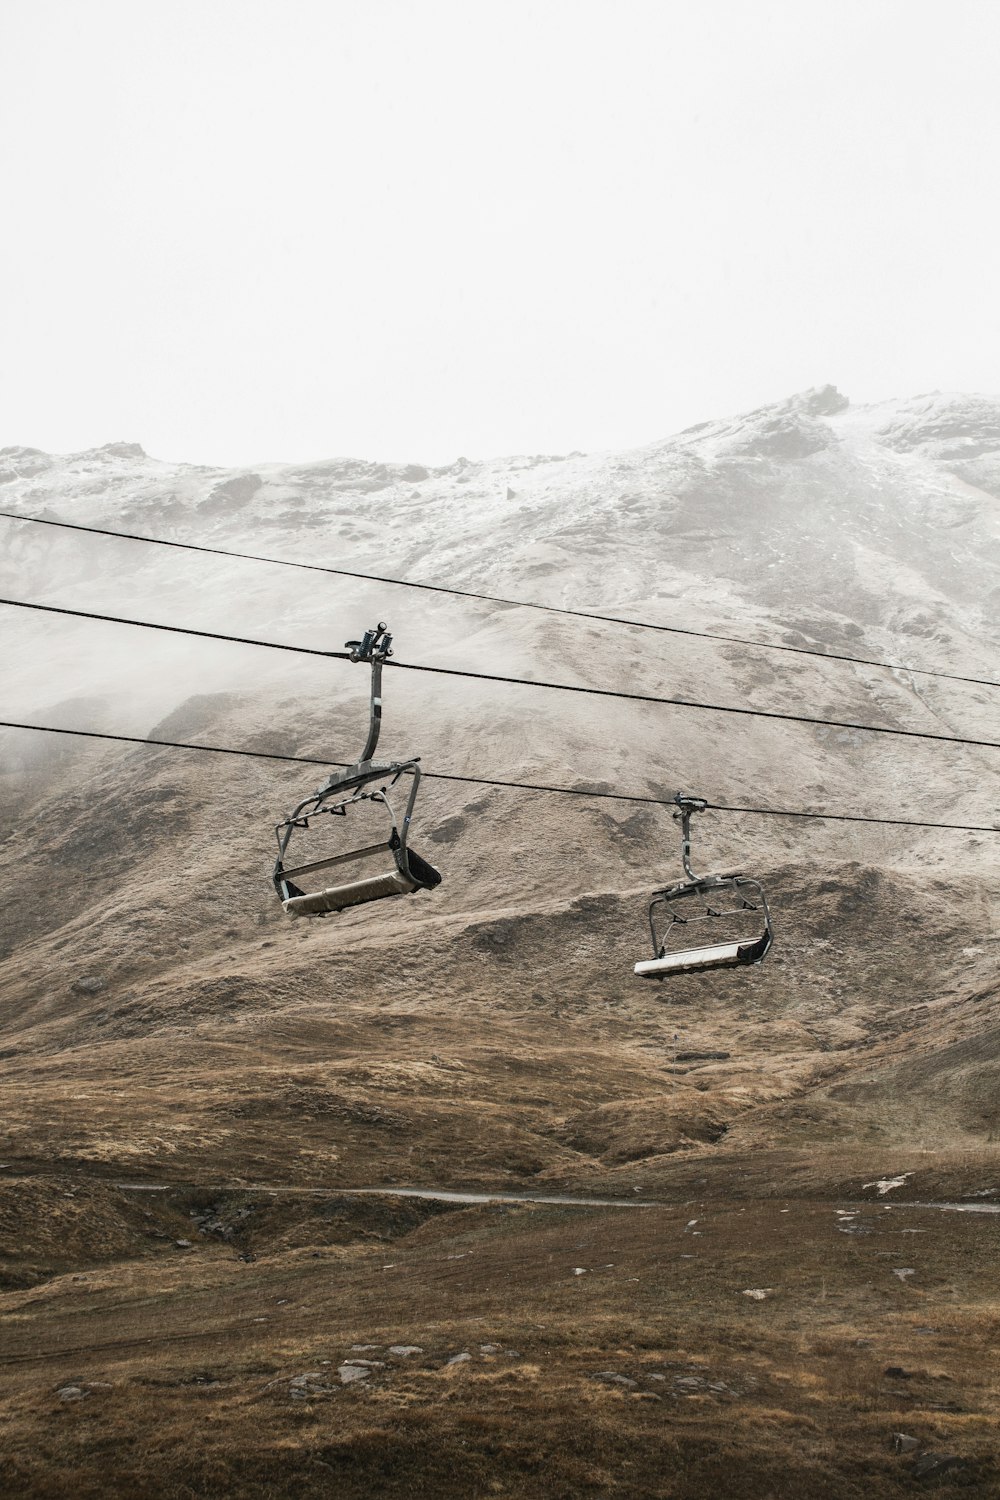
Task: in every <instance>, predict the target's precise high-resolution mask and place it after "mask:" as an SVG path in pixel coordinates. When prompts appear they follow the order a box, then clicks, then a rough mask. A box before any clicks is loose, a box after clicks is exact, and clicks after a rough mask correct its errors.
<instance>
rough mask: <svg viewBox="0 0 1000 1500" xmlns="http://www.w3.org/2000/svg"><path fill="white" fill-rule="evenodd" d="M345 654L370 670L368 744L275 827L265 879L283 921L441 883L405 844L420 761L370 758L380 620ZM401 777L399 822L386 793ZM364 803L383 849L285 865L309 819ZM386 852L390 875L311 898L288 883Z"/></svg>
mask: <svg viewBox="0 0 1000 1500" xmlns="http://www.w3.org/2000/svg"><path fill="white" fill-rule="evenodd" d="M347 649H348V651H349V652H350V659H351V661H353V662H368V663H370V664H371V696H370V705H369V724H368V738H367V740H366V741H365V746H364V749H363V750H362V752H361V755H360V756H359V757H358V759H357V760H356V761H355V762H354V763H353V764H352V765H350V766H347V767H346V768H345V769H344V770H343V771H339V772H337V773H336V774H335V775H333V776H331V777H330V779H329V780H328V781H327V782H326V784H325V785H324V786H321V787H320V788H319V789H318V790H317V791H315V792H313V793H312V795H311V796H309V797H305V798H303V800H302V801H301V802H300V803H299V805H298V806H297V807H296V809H295V811H294V812H292V813H291V814H289V816H288V817H287V818H285V819H283V820H282V822H280V823H278V824H277V825H276V827H275V835H276V837H277V840H278V858H277V860H276V861H275V865H274V874H273V877H272V879H273V882H274V888H275V891H276V892H277V894H278V899H279V900H280V901H281V904H282V906H283V907H284V909H285V911H286V912H287V913H288V914H289V916H294V917H303V916H326V915H327V914H328V913H330V912H336V911H344V910H345V909H346V908H347V907H350V906H358V905H361V904H363V903H365V902H368V901H377V900H379V899H380V898H381V897H383V896H403V895H408V894H409V893H410V892H412V891H417V890H429V889H431V888H432V887H433V886H436V885H440V883H441V876H440V874H439V873H438V871H437V870H435V869H434V867H433V865H430V864H428V862H427V861H426V860H425V859H422V858H421V857H420V855H419V854H417V853H416V851H415V850H413V849H410V848H409V847H408V845H407V837H408V834H409V828H410V819H411V817H412V815H413V804H414V802H415V801H416V797H417V789H418V787H419V785H420V765H419V758H418V757H417V758H414V759H412V760H404V761H376V760H374V759H373V758H372V757H373V756H374V754H375V750H376V747H377V745H378V739H379V732H380V730H381V727H382V667H383V665H384V663H385V662H386V660H387V659H388V658H389V657H390V656H391V655H392V636H391V635H390V634H389V633H388V631H387V629H386V626H385V624H384V622H382V621H380V622H379V624H378V625H377V626H376V628H375V629H373V630H368V631H366V632H365V634H364V636H363V637H362V639H361V640H360V641H348V642H347ZM404 776H409V777H410V789H409V793H408V795H407V797H406V801H405V804H404V805H403V811H402V817H398V816H397V815H396V811H395V810H394V808H393V805H392V802H391V801H390V800H389V794H390V792H391V791H392V789H393V788H394V787H395V786H396V785H397V784H398V783H399V782H400V781H401V780H402V778H403V777H404ZM373 782H381V783H382V785H381V786H379V787H377V788H376V789H375V790H374V791H365V790H364V788H365V787H369V786H371V785H372V783H373ZM331 799H332V800H331ZM365 801H371V802H381V803H382V804H383V806H384V807H385V808H386V810H387V812H388V814H389V818H390V821H391V825H392V828H391V833H390V835H389V838H388V840H387V842H384V843H377V844H368V845H365V846H364V847H363V848H361V849H349V850H347V851H345V852H344V853H343V854H334V855H329V856H327V857H325V858H323V859H315V860H310V861H309V862H308V863H306V864H301V865H292V866H288V865H286V864H285V856H286V854H287V851H288V845H289V843H290V841H291V838H292V835H293V834H294V833H295V832H296V830H299V829H307V828H308V827H309V823H310V819H312V818H315V817H318V816H319V815H321V814H333V815H334V816H339V817H346V816H347V809H348V808H349V807H350V806H352V805H353V804H355V803H358V802H365ZM387 852H388V853H389V854H390V856H391V861H392V865H391V868H390V869H389V870H388V871H387V872H382V873H381V874H379V875H376V876H369V877H367V878H366V879H361V880H353V881H348V882H346V883H345V884H342V885H338V886H331V887H328V888H327V889H326V890H323V891H316V892H306V891H303V890H301V889H300V888H299V886H298V885H296V883H295V877H296V876H299V875H310V874H315V873H316V872H317V871H319V870H326V869H333V868H335V867H337V866H339V865H346V864H350V863H351V862H353V861H356V860H363V859H370V858H373V857H374V856H376V855H382V856H385V854H386V853H387Z"/></svg>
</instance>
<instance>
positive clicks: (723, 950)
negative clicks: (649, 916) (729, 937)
mask: <svg viewBox="0 0 1000 1500" xmlns="http://www.w3.org/2000/svg"><path fill="white" fill-rule="evenodd" d="M770 946H771V940H770V937H769V936H768V934H767V933H764V934H763V936H761V937H759V938H751V939H750V940H749V941H743V942H740V943H713V944H712V945H711V946H710V947H706V948H681V949H679V950H678V951H677V952H676V953H666V954H664V956H663V957H662V958H648V959H645V960H644V961H643V962H642V963H638V964H636V966H635V973H636V974H638V975H639V977H640V978H641V979H660V978H662V977H663V976H664V975H665V974H685V973H688V972H689V971H691V972H693V971H695V970H697V969H731V968H735V967H736V966H737V965H739V964H756V963H759V962H760V960H761V959H762V958H763V957H764V954H765V953H766V952H767V950H768V948H769V947H770Z"/></svg>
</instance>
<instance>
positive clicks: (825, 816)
mask: <svg viewBox="0 0 1000 1500" xmlns="http://www.w3.org/2000/svg"><path fill="white" fill-rule="evenodd" d="M0 729H23V730H28V731H30V732H31V733H34V734H65V735H70V736H73V737H74V738H76V739H88V740H110V741H112V742H114V743H117V744H125V745H142V746H145V747H146V748H147V749H163V750H194V751H198V752H200V753H202V754H205V755H234V756H240V757H242V758H244V759H248V760H267V761H281V762H285V763H286V764H293V765H300V766H332V767H337V768H345V769H346V767H347V762H346V761H340V760H324V759H320V758H319V757H318V756H314V755H284V754H281V753H280V752H278V751H268V750H249V749H240V748H237V747H233V746H228V745H197V744H193V743H191V742H190V741H188V740H163V739H155V738H152V737H143V736H141V735H134V734H109V733H99V732H98V731H97V730H95V729H62V728H60V727H59V726H58V725H55V724H27V723H23V722H20V721H15V720H10V719H0ZM422 775H423V776H424V777H425V778H426V779H428V780H430V781H453V782H459V783H464V784H466V785H468V786H491V787H502V788H506V789H508V790H510V791H518V792H541V793H547V794H549V795H550V796H555V797H577V798H584V799H585V800H589V801H600V802H629V803H637V804H639V803H641V804H644V805H646V806H652V807H670V808H673V807H674V806H675V802H674V799H673V798H672V797H644V796H641V795H640V794H638V793H633V792H607V791H603V790H601V789H599V788H596V787H568V786H550V785H547V784H546V783H544V782H532V781H504V780H502V779H501V778H499V777H496V776H461V775H458V774H457V773H455V772H451V771H423V770H422ZM707 806H708V807H710V808H712V809H713V810H714V811H716V812H726V813H747V814H750V815H751V816H753V817H761V818H812V819H817V820H820V821H822V822H829V823H877V824H882V825H884V826H888V827H893V828H931V829H948V830H951V831H953V832H956V833H1000V824H997V825H991V824H988V823H986V824H984V823H928V822H925V821H924V820H923V819H922V818H870V817H865V816H863V815H862V814H860V813H837V812H812V811H809V810H807V809H804V808H786V807H734V806H731V805H730V804H728V803H725V802H709V803H708V804H707Z"/></svg>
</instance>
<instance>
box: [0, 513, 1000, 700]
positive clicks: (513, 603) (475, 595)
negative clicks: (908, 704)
mask: <svg viewBox="0 0 1000 1500" xmlns="http://www.w3.org/2000/svg"><path fill="white" fill-rule="evenodd" d="M0 519H2V520H5V521H24V522H26V523H28V524H29V525H32V526H52V527H56V528H57V529H59V530H63V531H79V532H84V533H86V534H88V535H90V536H107V537H115V538H117V539H118V540H119V541H126V542H145V543H147V544H148V545H150V546H155V547H173V548H174V549H176V550H179V551H182V552H204V553H206V554H207V555H208V556H210V557H232V558H237V559H239V560H240V561H242V562H258V563H268V564H270V565H271V566H272V567H278V568H297V569H300V570H302V571H305V572H308V573H326V574H329V575H331V576H333V577H336V578H354V579H357V580H359V581H361V582H364V583H380V584H386V585H389V586H391V587H392V588H403V589H417V590H421V591H423V592H425V593H430V594H447V595H451V596H452V597H454V598H456V599H471V600H478V601H479V602H480V603H484V604H501V605H504V606H507V607H510V608H515V609H533V610H539V611H541V612H543V613H545V614H551V615H565V616H567V617H568V618H571V619H576V620H596V621H599V622H600V623H602V624H606V625H626V626H630V627H631V628H632V629H635V630H655V631H660V632H661V633H664V634H668V635H683V636H690V637H693V638H694V639H696V640H705V641H721V642H723V643H725V644H727V645H731V646H744V647H748V648H750V649H752V650H754V651H783V652H786V653H790V654H792V655H795V656H814V657H818V658H819V659H820V660H822V661H840V662H848V663H850V664H852V665H854V666H858V667H879V668H882V669H883V670H885V671H888V672H905V673H907V674H913V675H919V676H921V677H938V678H941V679H943V680H945V681H948V682H965V683H971V684H973V685H974V686H977V687H1000V681H997V680H996V679H994V678H991V677H966V676H963V675H961V674H959V673H957V672H941V671H936V670H935V669H934V668H932V667H909V666H904V665H902V664H901V663H899V662H888V661H879V660H878V659H877V658H874V657H866V656H850V655H848V654H847V653H845V652H837V651H817V650H814V649H813V648H812V647H810V646H793V645H790V644H788V643H786V642H779V641H753V640H748V639H747V638H746V637H745V636H738V635H727V634H724V633H723V632H720V631H712V630H695V629H694V628H693V627H691V626H684V625H663V624H661V623H659V622H656V621H651V620H635V619H631V618H630V617H629V616H627V615H607V614H600V613H596V612H592V611H590V610H585V609H570V608H568V607H567V606H565V605H558V604H540V603H538V602H536V601H534V600H530V599H508V598H506V597H504V596H503V595H499V594H483V593H479V592H477V591H476V590H474V589H458V588H451V587H449V586H447V585H445V584H440V583H422V582H418V581H416V580H414V579H409V578H392V577H389V576H387V575H385V574H380V573H363V572H360V571H358V570H356V569H351V568H335V567H332V566H330V565H329V564H326V563H307V562H297V561H292V560H291V559H289V558H284V557H269V556H267V555H266V554H264V553H259V552H240V551H236V550H235V549H234V548H230V547H209V546H206V545H205V544H204V543H200V542H179V541H175V540H168V539H166V538H164V537H158V536H143V535H141V534H140V533H137V532H133V531H116V530H113V529H111V528H110V527H107V526H85V525H84V524H83V523H82V522H79V521H58V520H54V519H52V518H50V517H48V516H25V515H22V514H20V513H19V512H17V511H7V510H3V511H0Z"/></svg>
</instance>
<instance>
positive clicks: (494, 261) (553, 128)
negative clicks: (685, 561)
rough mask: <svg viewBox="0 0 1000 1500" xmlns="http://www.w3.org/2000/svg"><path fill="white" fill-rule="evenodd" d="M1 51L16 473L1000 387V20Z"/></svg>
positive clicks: (190, 33)
mask: <svg viewBox="0 0 1000 1500" xmlns="http://www.w3.org/2000/svg"><path fill="white" fill-rule="evenodd" d="M0 50H2V55H3V60H4V61H3V88H2V91H0V139H2V141H3V148H2V150H3V168H2V171H3V195H4V196H3V201H4V205H5V209H6V213H5V226H4V234H3V236H2V240H0V287H2V288H3V293H4V297H3V304H4V305H3V328H4V347H5V357H4V359H3V362H2V374H0V414H2V415H0V444H28V445H32V446H36V447H39V448H43V449H45V450H47V451H55V452H69V451H74V450H79V449H84V448H88V447H92V446H97V445H100V444H104V443H107V442H110V441H113V440H120V439H126V440H130V441H136V442H140V443H142V444H143V445H144V447H145V448H146V449H147V451H148V452H150V453H152V454H154V455H156V456H157V457H162V458H165V459H170V460H185V461H191V462H199V463H218V464H231V465H238V464H244V463H247V464H249V463H253V462H257V461H261V460H265V459H273V460H295V459H306V458H313V457H322V456H327V455H334V454H356V455H364V456H366V457H372V458H376V457H377V458H381V459H395V460H415V461H424V462H431V463H440V462H446V461H449V460H451V459H453V458H454V457H456V456H457V455H458V454H468V455H470V456H479V457H482V456H488V455H492V454H501V453H518V452H521V453H531V452H568V451H571V450H585V451H594V450H599V449H607V448H622V447H627V446H629V445H634V444H639V443H644V442H648V441H651V440H653V439H654V438H657V437H660V436H663V435H665V434H667V433H670V432H674V431H677V430H678V429H679V428H682V427H684V426H685V425H687V424H690V423H694V422H697V421H700V420H702V419H705V418H710V417H715V416H718V415H719V414H720V413H724V412H727V411H737V410H745V409H747V408H748V407H751V406H753V405H755V404H758V403H762V402H766V401H772V400H774V399H776V398H779V397H781V396H784V395H786V394H788V393H789V392H791V391H794V390H799V389H802V388H804V387H806V386H811V385H815V384H818V383H822V382H825V381H834V382H836V383H837V385H838V386H839V387H840V388H841V389H842V390H843V391H845V392H847V393H848V394H849V395H850V397H851V398H852V400H854V401H874V400H880V399H883V398H887V397H892V396H907V395H912V394H914V393H916V392H919V391H925V390H930V389H936V388H940V389H944V390H963V391H983V392H990V391H996V390H997V389H998V388H1000V379H998V376H997V366H996V349H997V347H998V335H1000V277H998V275H997V270H996V263H997V229H998V227H1000V223H998V221H1000V213H998V208H997V204H998V194H997V181H998V171H997V168H998V158H1000V91H998V90H997V87H996V76H997V60H998V51H1000V6H997V5H995V4H993V3H991V0H990V3H982V0H960V3H957V4H948V5H945V4H943V3H938V4H928V3H924V0H905V3H896V0H883V3H877V0H876V3H871V0H865V3H857V0H847V3H838V4H802V3H795V4H789V3H757V4H752V3H750V4H748V3H739V4H732V3H716V4H712V5H704V4H703V5H691V4H675V3H662V0H661V3H657V4H646V3H639V0H635V3H630V4H614V5H613V4H610V3H595V0H574V3H559V0H536V3H534V4H523V3H513V4H511V3H506V4H503V5H500V4H485V3H479V4H468V3H461V4H458V3H456V4H452V3H443V0H428V3H424V4H413V3H408V4H404V3H395V0H374V3H366V4H360V5H359V4H343V3H339V0H326V3H320V0H292V3H282V4H277V3H272V0H240V3H239V4H236V3H230V0H211V3H208V4H206V3H204V0H197V3H191V0H171V3H169V4H167V3H164V0H148V3H143V4H136V3H134V0H128V3H114V0H89V3H87V4H85V5H81V4H79V3H76V0H6V4H5V5H4V7H3V10H2V12H0Z"/></svg>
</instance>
